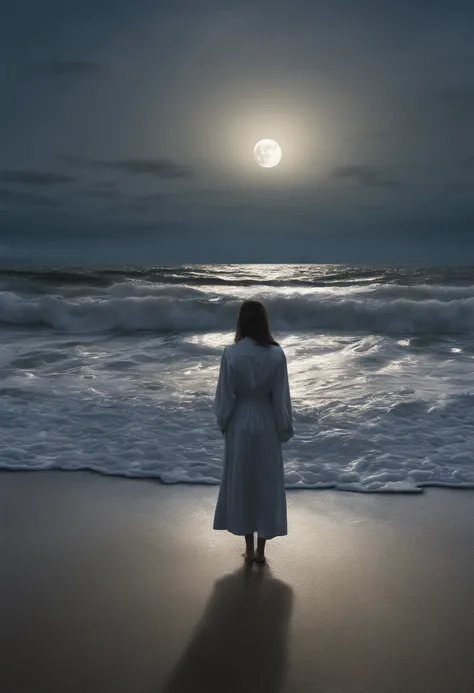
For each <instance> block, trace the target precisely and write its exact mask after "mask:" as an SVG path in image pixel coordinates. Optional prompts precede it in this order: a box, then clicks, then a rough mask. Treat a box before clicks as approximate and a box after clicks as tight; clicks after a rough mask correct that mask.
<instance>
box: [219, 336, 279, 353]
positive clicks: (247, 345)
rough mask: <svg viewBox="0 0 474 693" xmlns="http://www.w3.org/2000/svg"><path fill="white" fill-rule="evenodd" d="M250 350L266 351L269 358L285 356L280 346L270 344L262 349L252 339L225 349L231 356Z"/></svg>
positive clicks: (234, 343)
mask: <svg viewBox="0 0 474 693" xmlns="http://www.w3.org/2000/svg"><path fill="white" fill-rule="evenodd" d="M249 349H250V350H252V351H253V350H254V349H258V350H259V352H261V351H262V352H263V351H264V352H265V353H267V354H268V355H269V356H274V357H275V356H276V357H278V356H280V357H281V356H284V355H285V352H284V351H283V349H282V348H281V346H280V345H279V344H268V345H267V346H265V347H262V346H259V345H258V344H256V343H255V342H254V341H253V340H251V339H245V340H241V341H240V342H232V344H228V345H227V346H225V347H224V351H225V352H226V353H227V354H229V355H230V354H238V353H239V352H241V351H242V352H243V351H247V350H249Z"/></svg>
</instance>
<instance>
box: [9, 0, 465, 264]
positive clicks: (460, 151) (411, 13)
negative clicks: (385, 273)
mask: <svg viewBox="0 0 474 693" xmlns="http://www.w3.org/2000/svg"><path fill="white" fill-rule="evenodd" d="M0 88H1V106H0V263H3V264H4V263H22V262H25V263H26V262H28V263H32V262H38V263H41V264H58V263H64V264H83V263H96V264H98V263H107V264H111V263H143V262H144V263H147V264H171V263H172V264H174V263H179V262H186V263H187V262H221V261H222V262H316V263H318V262H355V263H371V262H379V263H384V264H390V263H394V264H403V263H410V264H413V263H415V264H423V263H426V264H433V263H443V262H460V263H466V262H468V263H470V264H474V136H473V127H474V4H473V3H472V1H471V0H470V1H467V0H465V1H459V0H451V2H449V3H448V2H444V1H443V2H441V1H438V0H419V1H418V2H413V0H399V1H398V2H393V0H390V1H389V0H378V1H376V0H372V1H371V2H369V1H368V0H359V1H358V2H354V0H331V2H318V0H312V1H310V0H308V1H307V2H302V1H301V0H292V1H291V2H289V1H288V0H286V1H285V2H283V0H252V2H250V0H249V1H247V2H240V3H232V2H227V1H226V0H220V1H219V2H218V1H217V0H200V1H199V2H196V0H186V1H183V0H173V2H171V0H170V1H169V2H165V1H161V2H157V1H156V0H153V1H152V0H134V1H133V2H130V1H129V0H101V1H100V2H98V1H97V0H81V2H77V1H76V0H74V1H73V0H43V2H38V0H15V2H13V0H9V3H8V5H7V4H5V7H4V8H3V9H2V21H1V23H0ZM266 137H268V138H273V139H275V140H277V141H278V142H279V143H280V145H281V147H282V151H283V156H282V160H281V163H280V165H279V166H277V167H275V168H272V169H264V168H260V167H259V166H257V164H256V163H255V161H254V160H253V158H252V149H253V146H254V144H255V142H256V141H257V140H259V139H261V138H266Z"/></svg>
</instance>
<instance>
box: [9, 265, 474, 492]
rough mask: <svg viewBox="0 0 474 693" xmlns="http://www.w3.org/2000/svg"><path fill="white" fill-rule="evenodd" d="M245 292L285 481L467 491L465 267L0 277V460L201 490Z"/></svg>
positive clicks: (471, 384) (472, 450)
mask: <svg viewBox="0 0 474 693" xmlns="http://www.w3.org/2000/svg"><path fill="white" fill-rule="evenodd" d="M246 298H257V299H259V300H261V301H262V302H263V303H264V305H265V306H266V308H267V311H268V314H269V318H270V323H271V329H272V332H273V335H274V337H275V339H276V340H277V341H278V342H279V343H280V344H281V346H282V347H283V349H284V350H285V353H286V356H287V361H288V371H289V377H290V389H291V395H292V402H293V414H294V425H295V437H294V438H293V439H292V440H291V441H289V442H288V443H286V444H284V445H283V449H284V451H283V455H284V463H285V473H286V486H287V488H288V489H290V488H311V489H324V488H335V489H339V490H343V491H356V492H412V493H420V492H422V490H423V488H424V487H427V486H451V487H470V488H474V267H412V266H409V267H389V266H377V267H370V266H360V265H358V266H350V265H183V266H179V267H136V266H135V267H127V266H120V267H94V266H88V267H85V266H81V267H68V268H60V269H55V268H48V267H36V268H27V269H3V270H0V335H1V338H0V436H1V441H2V444H1V448H0V468H2V469H10V470H42V469H64V470H77V469H89V470H95V471H97V472H100V473H102V474H112V475H122V476H127V477H149V478H156V479H159V480H161V482H163V483H166V484H174V483H179V482H182V483H191V484H218V483H219V482H220V480H221V478H222V464H223V453H224V442H223V439H222V436H221V434H220V432H219V431H218V429H217V425H216V421H215V417H214V413H213V408H212V406H213V399H214V394H215V388H216V383H217V376H218V369H219V362H220V356H221V353H222V350H223V348H224V346H225V345H226V344H230V343H231V342H232V341H233V338H234V333H235V323H236V319H237V313H238V310H239V306H240V303H241V302H242V300H244V299H246Z"/></svg>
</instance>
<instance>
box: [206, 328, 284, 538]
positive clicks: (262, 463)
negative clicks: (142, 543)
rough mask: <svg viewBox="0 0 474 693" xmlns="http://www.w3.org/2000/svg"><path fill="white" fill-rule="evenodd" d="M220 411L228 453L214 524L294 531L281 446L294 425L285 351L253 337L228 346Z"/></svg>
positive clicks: (265, 534)
mask: <svg viewBox="0 0 474 693" xmlns="http://www.w3.org/2000/svg"><path fill="white" fill-rule="evenodd" d="M214 411H215V414H216V417H217V425H218V427H219V429H220V430H221V431H222V433H223V435H224V436H225V455H224V468H223V476H222V481H221V485H220V488H219V495H218V499H217V505H216V510H215V516H214V525H213V528H214V529H225V530H227V531H229V532H231V533H232V534H237V535H241V536H243V535H245V534H252V533H253V532H258V534H259V536H260V537H262V538H265V539H272V538H273V537H276V536H282V535H285V534H288V526H287V512H286V494H285V475H284V468H283V457H282V449H281V444H282V443H283V442H286V441H288V440H289V439H290V438H291V437H292V436H293V435H294V427H293V415H292V408H291V397H290V388H289V383H288V370H287V363H286V357H285V353H284V351H283V349H282V348H281V347H279V346H274V345H271V346H269V347H262V346H259V345H258V344H257V343H256V342H254V341H253V340H252V339H250V338H248V337H247V338H245V339H243V340H242V341H240V342H237V343H236V344H232V345H230V346H227V347H225V349H224V353H223V354H222V359H221V364H220V371H219V379H218V383H217V390H216V397H215V402H214Z"/></svg>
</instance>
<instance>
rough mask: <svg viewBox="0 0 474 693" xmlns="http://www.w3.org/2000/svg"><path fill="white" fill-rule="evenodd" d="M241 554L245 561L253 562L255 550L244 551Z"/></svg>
mask: <svg viewBox="0 0 474 693" xmlns="http://www.w3.org/2000/svg"><path fill="white" fill-rule="evenodd" d="M242 556H243V557H244V558H245V562H246V563H253V562H254V560H255V551H246V552H245V553H243V554H242Z"/></svg>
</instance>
